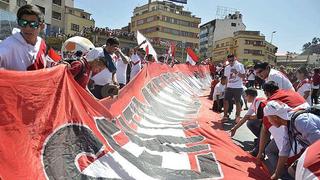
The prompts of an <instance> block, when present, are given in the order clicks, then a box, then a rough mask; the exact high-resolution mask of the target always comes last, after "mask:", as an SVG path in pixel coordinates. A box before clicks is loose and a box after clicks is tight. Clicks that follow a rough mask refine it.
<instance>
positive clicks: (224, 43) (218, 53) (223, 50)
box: [212, 37, 234, 62]
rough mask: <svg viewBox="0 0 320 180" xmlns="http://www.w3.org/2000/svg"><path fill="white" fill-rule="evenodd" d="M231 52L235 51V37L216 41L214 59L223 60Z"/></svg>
mask: <svg viewBox="0 0 320 180" xmlns="http://www.w3.org/2000/svg"><path fill="white" fill-rule="evenodd" d="M231 53H232V54H233V53H234V39H233V37H229V38H224V39H221V40H219V41H216V42H215V47H213V57H212V59H213V61H219V62H222V61H224V60H225V59H226V57H227V55H228V54H231Z"/></svg>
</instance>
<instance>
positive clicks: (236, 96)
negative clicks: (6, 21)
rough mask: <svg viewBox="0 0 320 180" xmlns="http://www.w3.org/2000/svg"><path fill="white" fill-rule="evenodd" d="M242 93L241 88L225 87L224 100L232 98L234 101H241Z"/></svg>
mask: <svg viewBox="0 0 320 180" xmlns="http://www.w3.org/2000/svg"><path fill="white" fill-rule="evenodd" d="M242 93H243V89H242V88H227V89H226V92H225V94H224V100H226V101H232V100H234V102H235V103H239V102H240V101H241V96H242Z"/></svg>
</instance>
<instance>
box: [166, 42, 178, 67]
mask: <svg viewBox="0 0 320 180" xmlns="http://www.w3.org/2000/svg"><path fill="white" fill-rule="evenodd" d="M175 54H176V45H175V44H174V43H173V42H171V43H170V46H169V49H168V51H167V58H166V61H165V62H166V63H168V60H169V58H170V57H171V59H172V63H174V57H175Z"/></svg>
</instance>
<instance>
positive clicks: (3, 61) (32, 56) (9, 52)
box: [0, 32, 47, 71]
mask: <svg viewBox="0 0 320 180" xmlns="http://www.w3.org/2000/svg"><path fill="white" fill-rule="evenodd" d="M45 52H46V44H45V42H44V40H43V39H42V38H40V37H37V42H36V44H35V45H34V46H33V45H31V44H28V43H27V42H26V40H25V39H24V38H23V36H22V35H21V33H20V32H17V33H15V34H13V35H11V36H10V37H8V38H7V39H5V40H4V41H2V43H1V44H0V67H1V68H4V69H8V70H16V71H26V70H36V69H42V68H44V67H46V65H47V63H46V59H45Z"/></svg>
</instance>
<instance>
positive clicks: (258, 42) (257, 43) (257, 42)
mask: <svg viewBox="0 0 320 180" xmlns="http://www.w3.org/2000/svg"><path fill="white" fill-rule="evenodd" d="M254 45H255V46H262V45H263V42H262V41H255V43H254Z"/></svg>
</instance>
